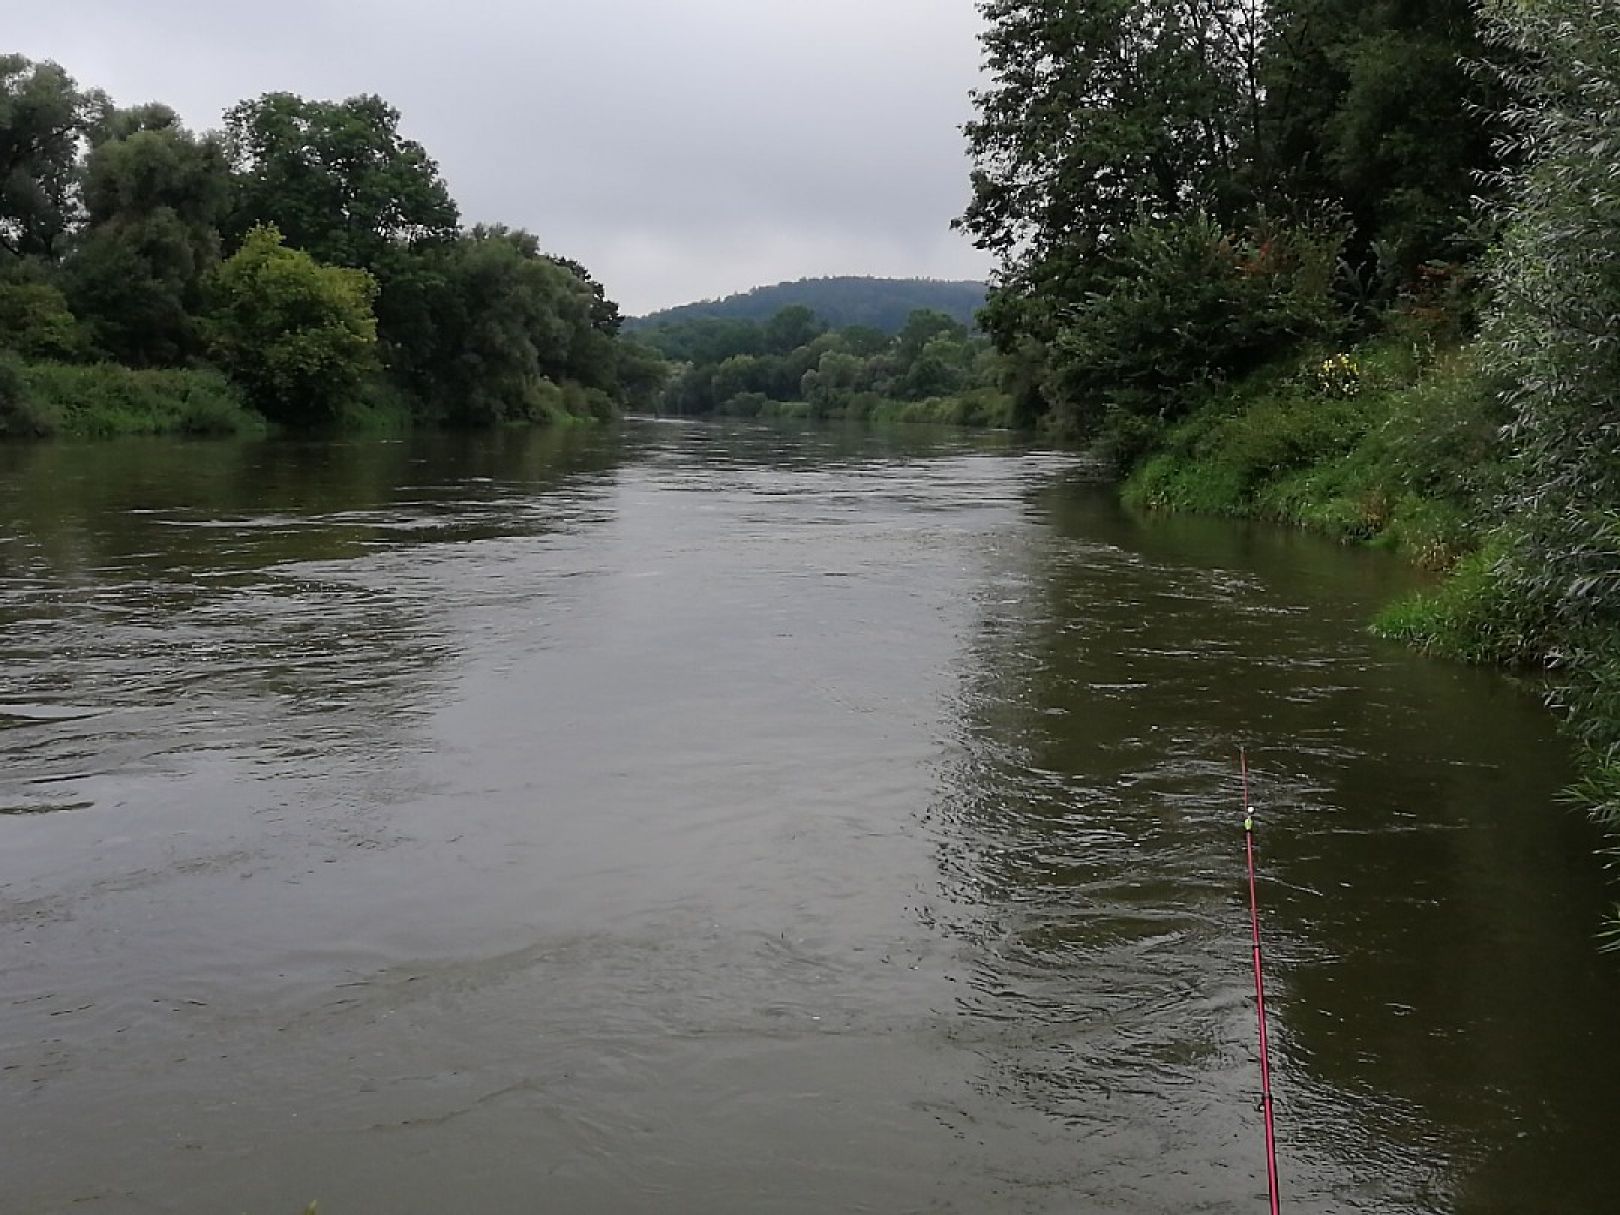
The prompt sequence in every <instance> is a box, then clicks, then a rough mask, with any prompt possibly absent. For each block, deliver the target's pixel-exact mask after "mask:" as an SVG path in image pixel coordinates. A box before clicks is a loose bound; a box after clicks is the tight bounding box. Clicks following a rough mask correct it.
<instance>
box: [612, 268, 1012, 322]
mask: <svg viewBox="0 0 1620 1215" xmlns="http://www.w3.org/2000/svg"><path fill="white" fill-rule="evenodd" d="M984 299H985V285H984V284H983V283H972V282H945V281H940V280H936V279H927V278H856V277H844V278H806V279H800V280H799V281H797V282H793V283H777V284H776V285H775V286H771V287H756V288H754V289H753V290H752V291H748V292H744V293H743V294H741V295H729V296H727V297H726V298H725V299H721V300H705V301H703V302H701V303H696V304H682V305H681V306H680V307H678V308H666V309H664V310H663V311H662V312H654V313H651V314H650V315H648V316H644V317H637V318H635V319H633V320H631V321H630V322H629V328H630V329H631V330H632V331H635V332H641V331H645V330H648V329H655V328H657V327H659V326H661V325H680V324H684V323H685V322H687V321H695V320H702V319H723V320H739V321H758V322H761V323H763V322H765V321H768V320H770V319H771V318H772V317H773V316H775V315H776V314H777V313H779V312H781V311H782V310H783V309H784V308H808V309H810V311H811V312H814V313H815V314H816V315H817V316H818V317H820V318H821V320H822V321H823V322H824V323H825V324H826V325H827V326H828V327H829V328H832V329H847V328H850V327H852V326H859V327H861V328H863V329H876V330H877V331H878V332H880V333H886V334H888V335H890V336H893V335H894V334H896V333H899V332H900V330H901V329H903V328H904V327H905V325H906V322H907V321H908V320H910V319H911V314H912V313H914V312H922V311H930V312H941V313H944V314H945V315H946V316H948V317H950V318H951V319H952V320H953V321H955V322H957V323H958V324H960V325H965V326H967V327H969V328H972V327H973V326H974V325H975V323H976V322H975V320H974V317H975V314H976V313H977V312H978V311H979V309H980V308H982V307H984Z"/></svg>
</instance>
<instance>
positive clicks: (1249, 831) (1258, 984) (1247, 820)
mask: <svg viewBox="0 0 1620 1215" xmlns="http://www.w3.org/2000/svg"><path fill="white" fill-rule="evenodd" d="M1238 762H1239V763H1240V764H1241V765H1242V768H1243V839H1244V842H1245V844H1246V845H1247V847H1248V853H1249V920H1250V923H1251V925H1252V926H1253V929H1254V1003H1255V1012H1256V1015H1257V1016H1258V1017H1259V1019H1260V1108H1261V1109H1262V1110H1264V1111H1265V1115H1266V1186H1267V1190H1268V1192H1269V1193H1270V1195H1271V1215H1278V1212H1279V1211H1280V1210H1281V1208H1280V1206H1279V1205H1278V1200H1277V1129H1276V1123H1275V1122H1274V1121H1273V1120H1272V1116H1271V1041H1270V1039H1269V1037H1268V1036H1267V1034H1266V979H1265V973H1264V971H1263V969H1262V968H1261V965H1260V896H1259V894H1258V893H1257V892H1256V887H1255V880H1254V805H1253V804H1252V803H1251V802H1250V801H1249V755H1248V752H1247V751H1244V750H1242V749H1239V751H1238Z"/></svg>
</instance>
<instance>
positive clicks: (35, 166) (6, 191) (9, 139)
mask: <svg viewBox="0 0 1620 1215" xmlns="http://www.w3.org/2000/svg"><path fill="white" fill-rule="evenodd" d="M103 103H104V99H103V98H101V97H100V96H99V95H98V94H95V93H84V92H81V91H80V90H79V87H78V85H77V84H75V83H74V81H73V78H72V77H70V76H69V75H68V74H67V73H66V72H64V71H63V70H62V69H61V68H60V67H58V66H57V65H56V64H54V63H32V62H30V61H29V60H27V59H25V58H23V57H22V56H21V55H3V54H0V255H5V254H9V255H11V256H12V257H17V258H24V257H45V258H53V257H55V256H57V255H58V254H59V253H60V252H61V245H62V240H63V237H64V235H65V234H66V233H67V231H68V229H69V226H70V225H71V223H72V221H73V206H74V187H75V185H76V176H77V169H78V164H77V160H78V148H79V140H80V139H81V138H83V137H84V135H85V134H86V133H87V132H88V131H89V129H90V128H91V126H92V125H93V123H94V122H95V121H96V117H97V114H98V112H99V108H100V107H101V105H102V104H103Z"/></svg>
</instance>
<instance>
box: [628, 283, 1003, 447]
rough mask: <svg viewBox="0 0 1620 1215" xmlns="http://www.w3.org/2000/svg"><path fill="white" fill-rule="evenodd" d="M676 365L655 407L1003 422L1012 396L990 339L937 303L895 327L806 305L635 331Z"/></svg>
mask: <svg viewBox="0 0 1620 1215" xmlns="http://www.w3.org/2000/svg"><path fill="white" fill-rule="evenodd" d="M641 336H642V337H643V338H644V339H645V340H646V341H647V342H648V343H649V344H650V345H651V346H652V347H654V348H655V349H656V350H657V351H658V352H659V353H660V354H661V355H663V356H664V357H665V358H667V359H669V360H670V361H671V362H672V363H673V364H674V365H675V372H674V374H673V375H672V377H671V378H670V380H669V382H668V384H667V386H666V387H665V389H664V391H663V394H662V396H661V397H660V399H659V410H660V411H661V412H663V413H667V414H673V415H677V416H695V415H702V414H713V413H719V414H726V415H730V416H733V417H760V416H787V417H804V418H845V419H859V420H876V421H930V422H951V423H959V424H967V425H976V426H985V425H997V426H1005V425H1009V424H1010V423H1011V421H1012V419H1011V415H1010V412H1009V410H1010V406H1011V398H1010V397H1008V396H1007V395H1006V394H1005V393H1004V392H1002V391H1001V387H1000V385H1001V379H1002V364H1001V360H1000V358H999V357H997V355H996V353H995V351H994V350H993V349H991V346H990V342H989V340H988V339H986V338H984V337H982V336H979V335H976V334H972V333H970V332H969V331H968V328H967V326H966V325H964V324H963V323H962V322H960V321H958V320H956V319H954V318H953V317H950V316H947V315H946V314H945V313H943V312H935V311H932V310H930V309H921V310H918V311H916V312H913V313H912V314H911V315H910V316H909V317H908V318H907V319H906V322H905V324H904V325H902V326H901V328H900V331H899V332H898V333H896V334H894V335H893V336H890V335H889V334H886V333H884V332H883V331H881V330H879V329H875V328H871V327H868V326H863V325H850V326H845V327H844V328H841V329H834V328H832V327H830V326H829V325H828V324H827V323H826V322H825V321H823V320H822V319H821V318H820V317H818V316H817V315H816V314H815V313H814V312H812V311H811V310H810V309H809V308H806V307H803V306H794V307H790V308H784V309H782V310H781V311H780V312H778V313H776V314H775V315H774V316H772V317H771V318H770V319H769V320H767V321H764V322H763V323H762V322H759V321H754V320H739V319H733V318H722V317H698V318H694V319H690V320H686V321H680V322H665V323H663V324H661V325H659V326H658V327H657V328H655V329H650V330H647V331H646V332H645V333H643V334H642V335H641Z"/></svg>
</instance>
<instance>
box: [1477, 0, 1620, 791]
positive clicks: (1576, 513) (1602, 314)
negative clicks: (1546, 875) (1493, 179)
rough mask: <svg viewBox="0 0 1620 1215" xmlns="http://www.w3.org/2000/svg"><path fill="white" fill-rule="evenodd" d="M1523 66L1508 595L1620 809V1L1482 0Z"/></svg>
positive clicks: (1498, 266) (1502, 325)
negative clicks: (1551, 649) (1551, 650)
mask: <svg viewBox="0 0 1620 1215" xmlns="http://www.w3.org/2000/svg"><path fill="white" fill-rule="evenodd" d="M1484 12H1485V15H1486V17H1487V19H1488V21H1489V23H1490V33H1491V36H1492V38H1493V39H1494V40H1495V41H1496V42H1497V44H1498V45H1499V46H1501V47H1502V48H1503V49H1504V50H1505V51H1507V52H1508V53H1509V55H1510V56H1511V59H1510V62H1515V63H1516V64H1517V65H1518V66H1515V67H1513V68H1512V69H1511V70H1509V71H1508V73H1507V81H1508V83H1509V84H1510V85H1511V87H1512V92H1513V94H1514V96H1515V97H1516V98H1517V99H1518V100H1517V101H1516V102H1515V104H1514V106H1513V107H1512V108H1511V109H1510V111H1509V112H1508V115H1507V121H1508V128H1509V132H1510V136H1509V140H1508V146H1507V148H1506V149H1505V151H1506V152H1507V153H1508V155H1509V156H1511V157H1512V158H1513V159H1515V160H1517V161H1520V162H1521V164H1522V167H1520V168H1519V169H1517V170H1516V171H1514V172H1512V173H1510V174H1508V175H1506V176H1505V178H1504V180H1503V185H1504V187H1505V193H1506V219H1507V226H1506V230H1505V233H1504V235H1503V239H1502V242H1501V246H1500V249H1499V251H1498V252H1497V254H1496V255H1495V258H1494V261H1493V264H1492V267H1491V274H1490V277H1491V280H1492V285H1493V287H1494V289H1495V290H1494V302H1493V304H1492V307H1491V309H1490V312H1489V315H1488V317H1487V321H1486V325H1485V330H1484V334H1483V345H1484V349H1485V352H1486V358H1487V366H1488V368H1489V370H1490V371H1492V372H1493V373H1495V375H1496V376H1498V377H1499V378H1500V379H1501V381H1502V382H1503V383H1505V384H1507V385H1508V389H1507V394H1506V403H1507V404H1508V405H1509V407H1510V408H1511V410H1512V415H1513V420H1512V422H1511V424H1510V426H1509V428H1508V436H1509V439H1510V442H1511V444H1512V447H1513V453H1514V457H1515V458H1514V460H1513V467H1514V470H1515V474H1516V479H1515V482H1514V485H1513V488H1512V493H1511V495H1510V498H1509V500H1508V502H1507V503H1506V504H1505V505H1506V507H1507V510H1506V511H1505V512H1504V513H1505V515H1506V517H1507V519H1508V533H1507V534H1508V535H1509V536H1510V537H1511V541H1512V549H1511V553H1510V556H1509V557H1508V559H1507V560H1506V561H1505V562H1504V563H1503V564H1502V566H1501V568H1500V569H1499V570H1498V574H1499V575H1500V576H1501V578H1502V579H1503V581H1504V588H1505V589H1504V593H1503V599H1504V602H1512V603H1515V604H1518V605H1521V610H1523V609H1524V608H1525V607H1528V609H1529V611H1527V612H1525V615H1526V616H1528V617H1531V618H1532V620H1531V623H1532V624H1533V626H1534V627H1535V629H1536V633H1539V636H1538V635H1536V634H1532V635H1531V636H1530V637H1529V638H1528V640H1529V641H1530V642H1531V643H1532V644H1533V643H1535V642H1538V641H1539V642H1540V643H1541V644H1542V645H1543V646H1545V644H1546V642H1547V640H1548V639H1549V638H1557V639H1558V640H1559V646H1558V651H1557V652H1556V654H1555V655H1554V657H1555V659H1556V660H1557V661H1558V663H1559V665H1561V666H1562V667H1563V669H1564V670H1565V672H1566V673H1567V674H1568V676H1569V677H1570V680H1571V684H1570V687H1571V694H1572V696H1573V698H1574V700H1575V703H1576V707H1577V708H1579V709H1580V710H1581V712H1580V713H1579V714H1578V715H1577V717H1576V722H1577V724H1578V727H1579V728H1580V729H1581V731H1582V733H1583V735H1584V737H1585V740H1586V741H1587V742H1588V743H1589V744H1590V745H1591V746H1592V747H1593V748H1594V749H1595V750H1597V751H1599V752H1600V753H1602V754H1605V755H1606V759H1607V764H1608V772H1609V785H1608V788H1607V796H1608V798H1609V803H1608V811H1609V815H1610V817H1611V821H1617V822H1620V772H1617V767H1620V257H1617V256H1616V254H1617V250H1620V177H1617V176H1616V173H1615V169H1614V165H1615V155H1614V150H1615V132H1616V130H1620V5H1617V4H1616V2H1615V0H1598V2H1594V0H1537V3H1535V4H1526V3H1522V2H1520V0H1487V3H1486V4H1485V5H1484Z"/></svg>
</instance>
